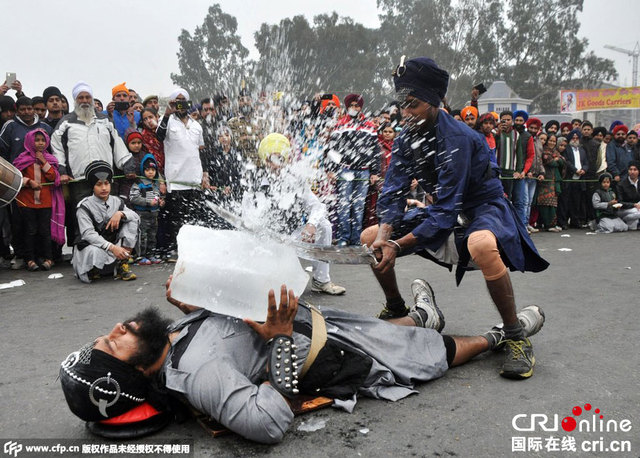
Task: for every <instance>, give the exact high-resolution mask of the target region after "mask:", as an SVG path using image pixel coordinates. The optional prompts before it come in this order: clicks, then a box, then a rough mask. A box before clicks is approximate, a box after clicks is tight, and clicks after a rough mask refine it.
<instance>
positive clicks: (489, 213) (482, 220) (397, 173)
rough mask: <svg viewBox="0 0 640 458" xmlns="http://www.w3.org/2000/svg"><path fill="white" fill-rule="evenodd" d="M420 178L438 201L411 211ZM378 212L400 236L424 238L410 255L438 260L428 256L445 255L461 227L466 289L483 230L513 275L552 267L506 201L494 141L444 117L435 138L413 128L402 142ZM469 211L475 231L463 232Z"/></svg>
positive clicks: (458, 243)
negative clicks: (470, 244) (470, 241)
mask: <svg viewBox="0 0 640 458" xmlns="http://www.w3.org/2000/svg"><path fill="white" fill-rule="evenodd" d="M434 133H435V136H434ZM412 178H416V179H417V180H418V182H419V183H420V185H421V186H422V188H423V189H424V190H425V191H426V192H428V193H430V194H431V195H432V196H433V197H434V203H433V204H432V205H429V206H427V207H426V208H416V209H412V210H410V211H408V212H406V213H405V212H404V209H405V206H406V198H407V195H408V192H409V188H410V184H411V180H412ZM377 210H378V216H379V219H380V224H390V225H391V226H393V228H394V236H402V235H405V234H407V233H408V232H411V233H412V234H413V235H414V236H415V237H416V238H417V239H418V243H417V245H416V246H415V247H413V248H412V249H411V250H407V252H403V254H410V253H417V254H420V255H422V256H425V257H428V258H431V259H433V257H432V256H430V255H428V254H427V253H426V252H425V251H424V250H426V249H429V250H433V251H436V250H438V248H440V247H441V246H442V245H443V244H444V243H445V242H446V241H447V239H448V238H449V236H450V235H451V233H452V232H453V231H454V229H456V248H457V250H458V254H459V261H458V268H457V271H456V279H457V281H458V283H460V281H461V280H462V276H463V275H464V271H465V270H469V269H470V267H469V266H468V264H469V260H470V255H469V250H468V249H467V238H468V236H469V234H471V233H472V232H475V231H478V230H483V229H487V230H490V231H491V232H492V233H493V234H494V235H495V236H496V239H497V240H498V248H499V250H500V255H501V257H502V260H503V261H504V263H505V264H506V265H507V267H509V268H510V270H512V271H513V270H519V271H521V272H524V271H532V272H539V271H542V270H544V269H546V268H547V267H548V266H549V263H548V262H547V261H545V260H544V259H542V257H540V255H539V254H538V251H537V250H536V248H535V246H534V244H533V242H532V241H531V238H530V237H529V235H528V233H527V230H526V228H525V227H524V225H523V224H522V222H521V221H520V219H519V218H518V217H517V215H516V213H515V209H514V208H513V206H512V205H511V203H510V202H509V201H508V200H507V199H506V197H504V191H503V187H502V183H501V182H500V179H499V168H498V166H497V165H496V164H495V163H494V162H492V161H491V152H490V151H489V147H488V145H487V142H486V140H485V139H484V138H483V137H482V135H480V134H479V133H478V132H476V131H474V130H472V129H470V128H469V127H468V126H467V125H466V124H464V123H462V122H459V121H456V120H455V119H453V118H452V117H451V116H449V115H448V114H446V113H444V112H442V111H440V112H439V113H438V118H437V121H436V125H435V127H434V128H433V129H432V130H431V131H429V132H428V133H427V134H423V135H421V134H414V133H411V132H409V131H408V130H407V129H405V130H403V131H402V133H401V134H400V135H399V136H398V138H397V139H396V141H395V143H394V146H393V151H392V156H391V163H390V165H389V170H388V172H387V175H386V177H385V182H384V187H383V189H382V194H381V195H380V197H379V198H378V207H377ZM461 213H462V214H463V216H464V217H466V219H467V220H468V225H466V224H465V227H458V228H456V226H457V221H458V215H459V214H461ZM449 267H451V266H449Z"/></svg>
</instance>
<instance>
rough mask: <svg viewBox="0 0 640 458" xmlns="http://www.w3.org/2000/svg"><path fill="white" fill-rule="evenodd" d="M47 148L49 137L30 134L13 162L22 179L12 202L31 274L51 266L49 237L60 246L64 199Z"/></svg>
mask: <svg viewBox="0 0 640 458" xmlns="http://www.w3.org/2000/svg"><path fill="white" fill-rule="evenodd" d="M48 146H49V135H47V133H46V132H45V131H44V130H41V129H35V130H32V131H30V132H28V133H27V134H26V136H25V138H24V148H25V151H24V152H23V153H22V154H20V155H19V156H18V157H16V158H15V160H14V161H13V165H15V166H16V168H18V170H20V171H21V172H22V176H23V178H22V189H21V190H20V192H19V193H18V196H17V198H16V200H17V203H18V211H19V212H20V216H21V218H22V220H23V221H24V228H25V234H24V245H25V246H24V260H25V261H26V263H27V270H29V271H32V272H33V271H34V270H38V268H42V269H43V270H50V269H51V267H52V266H53V261H52V258H53V253H52V246H51V240H52V235H53V240H54V241H55V242H56V243H58V244H63V243H64V197H63V195H62V188H61V185H60V173H59V172H58V160H57V159H56V158H55V157H54V156H53V155H52V154H49V153H48V152H47V151H46V149H47V147H48ZM47 184H48V185H47ZM51 184H53V186H51ZM39 260H41V261H40V263H39V264H38V262H39Z"/></svg>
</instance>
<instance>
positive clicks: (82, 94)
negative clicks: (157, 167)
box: [51, 81, 136, 245]
mask: <svg viewBox="0 0 640 458" xmlns="http://www.w3.org/2000/svg"><path fill="white" fill-rule="evenodd" d="M72 94H73V99H74V101H75V109H74V111H72V112H71V113H69V114H68V115H66V116H64V117H63V118H62V119H61V120H60V122H59V123H58V125H57V127H56V130H55V131H54V132H53V134H52V135H51V148H52V149H53V154H54V155H55V157H56V159H58V164H59V167H58V169H59V171H60V181H61V182H62V183H63V184H67V183H69V198H68V200H67V202H66V207H67V211H66V215H67V221H66V226H67V243H68V244H69V245H72V244H73V241H74V239H75V226H76V222H75V213H76V212H75V207H76V205H77V204H78V202H80V201H81V200H82V199H83V198H84V197H87V196H90V195H91V194H92V189H91V186H89V184H88V183H87V182H86V180H84V178H85V177H84V171H85V169H86V168H87V165H89V164H90V163H91V162H94V161H105V162H107V163H108V164H113V165H115V167H117V168H118V169H121V170H123V171H124V173H125V174H126V175H127V178H135V172H136V170H135V164H134V161H133V157H132V156H131V153H130V152H129V151H128V150H127V147H126V146H125V144H124V142H123V141H122V139H121V138H120V136H119V135H118V132H117V131H116V129H115V127H114V126H113V124H112V123H111V121H109V118H108V117H107V116H106V115H104V114H102V113H96V111H95V109H94V106H93V90H92V89H91V86H89V85H88V84H87V83H85V82H84V81H79V82H78V83H76V85H75V86H74V87H73V91H72Z"/></svg>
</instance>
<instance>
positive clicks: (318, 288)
mask: <svg viewBox="0 0 640 458" xmlns="http://www.w3.org/2000/svg"><path fill="white" fill-rule="evenodd" d="M311 291H313V292H316V293H324V294H330V295H332V296H340V295H341V294H344V293H345V292H346V291H347V289H346V288H345V287H343V286H339V285H335V284H333V283H332V282H330V281H327V282H324V283H320V282H319V281H318V280H316V279H315V278H314V279H313V281H312V282H311Z"/></svg>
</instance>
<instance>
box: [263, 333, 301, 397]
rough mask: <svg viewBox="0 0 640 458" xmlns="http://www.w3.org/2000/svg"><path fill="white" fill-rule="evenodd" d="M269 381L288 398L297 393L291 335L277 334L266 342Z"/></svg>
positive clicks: (296, 364)
mask: <svg viewBox="0 0 640 458" xmlns="http://www.w3.org/2000/svg"><path fill="white" fill-rule="evenodd" d="M267 346H269V347H270V350H269V360H268V361H267V367H268V373H269V382H271V386H273V387H274V388H275V389H276V390H277V391H278V392H279V393H280V394H282V395H283V396H286V397H288V398H292V397H294V396H295V395H296V394H298V392H299V390H298V363H297V362H296V360H297V359H298V357H297V356H296V354H295V352H296V346H295V344H294V343H293V337H291V336H286V335H284V334H279V335H277V336H275V337H274V338H273V339H271V340H269V341H268V342H267Z"/></svg>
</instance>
